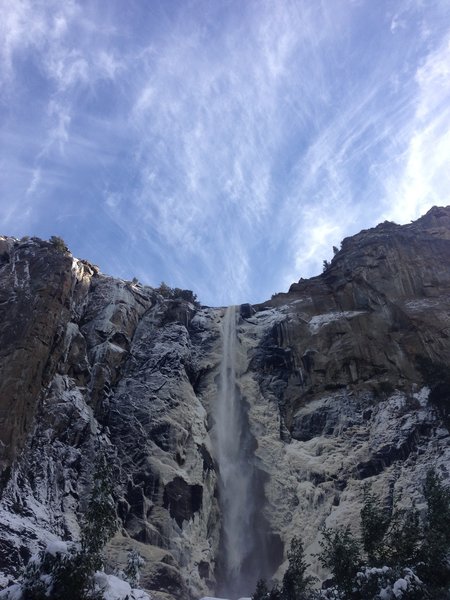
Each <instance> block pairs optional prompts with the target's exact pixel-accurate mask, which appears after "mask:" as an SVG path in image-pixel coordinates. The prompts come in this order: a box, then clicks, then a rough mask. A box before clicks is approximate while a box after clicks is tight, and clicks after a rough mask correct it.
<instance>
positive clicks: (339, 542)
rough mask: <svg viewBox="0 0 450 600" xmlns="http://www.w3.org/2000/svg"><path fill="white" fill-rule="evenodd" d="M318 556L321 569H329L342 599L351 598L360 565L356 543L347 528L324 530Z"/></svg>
mask: <svg viewBox="0 0 450 600" xmlns="http://www.w3.org/2000/svg"><path fill="white" fill-rule="evenodd" d="M322 536H323V539H322V540H321V541H320V542H319V544H320V546H321V548H322V551H321V552H320V553H319V554H318V557H319V560H320V562H321V564H322V566H323V567H325V568H326V569H329V570H330V571H331V573H332V575H333V579H334V582H335V584H336V587H337V589H338V591H339V592H340V593H342V594H343V597H344V598H346V599H347V598H348V599H351V598H353V597H354V596H353V594H352V591H353V582H354V580H355V577H356V574H357V572H358V570H359V568H360V566H361V565H362V560H361V555H360V550H359V545H358V542H357V541H356V540H355V538H354V536H353V534H352V533H351V531H350V527H349V526H347V527H345V528H344V529H330V528H324V529H323V530H322Z"/></svg>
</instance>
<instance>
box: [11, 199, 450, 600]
mask: <svg viewBox="0 0 450 600" xmlns="http://www.w3.org/2000/svg"><path fill="white" fill-rule="evenodd" d="M237 313H238V316H237V320H236V339H237V355H238V359H237V362H236V365H237V366H236V373H235V385H236V389H237V390H238V393H237V397H238V398H239V401H240V406H241V407H242V408H241V413H242V414H241V417H240V418H241V419H242V423H244V425H245V427H244V430H243V432H242V434H240V438H241V439H239V440H236V443H237V444H238V445H239V444H242V445H243V447H244V450H243V451H245V453H246V457H247V458H246V461H247V462H249V463H250V465H251V473H252V481H254V484H252V485H253V486H254V499H253V500H252V502H254V505H255V510H254V511H253V513H252V515H253V516H252V519H253V521H252V522H251V523H249V529H250V530H251V531H252V532H251V533H250V534H249V535H250V537H251V536H253V537H254V543H253V545H254V548H255V553H256V554H255V556H256V559H255V558H254V557H253V558H252V556H251V553H252V551H251V547H252V544H249V550H248V552H249V555H248V556H247V557H246V558H245V571H246V573H248V574H249V575H248V577H247V578H245V577H244V578H243V580H242V585H244V586H246V587H245V589H244V590H242V591H243V592H246V593H248V592H249V590H250V589H251V586H252V585H253V583H254V580H255V578H256V577H257V576H258V575H260V574H261V575H265V576H272V575H274V574H275V576H276V577H280V575H281V574H282V572H283V568H284V566H285V560H286V550H287V548H288V546H289V542H290V540H291V538H292V537H293V536H294V535H295V534H296V533H299V532H301V534H302V536H303V539H304V541H305V544H306V547H307V552H308V555H309V556H310V557H311V556H312V554H314V552H316V551H317V549H318V538H319V535H320V534H319V530H320V527H321V526H322V525H324V524H326V525H328V526H333V525H335V524H347V523H349V524H352V526H357V522H358V514H359V510H360V506H361V501H362V494H363V487H364V485H365V483H367V482H369V483H370V484H371V486H372V489H373V490H374V491H376V492H377V493H378V494H379V495H380V497H381V498H382V499H383V501H384V502H385V503H387V504H389V503H392V502H393V499H394V498H396V499H399V501H400V503H401V502H404V503H408V502H410V501H411V499H413V500H414V501H415V503H416V505H417V506H419V507H420V506H421V503H423V497H422V491H421V490H422V487H421V484H422V482H423V480H424V478H425V474H426V471H427V469H428V468H429V467H430V466H433V467H434V468H435V469H436V470H437V472H438V473H439V474H440V475H441V476H442V477H443V478H444V479H445V480H448V479H449V477H450V476H449V473H448V465H449V464H450V435H449V429H448V426H449V411H450V408H449V406H450V404H449V400H450V380H449V378H448V377H447V376H446V369H448V367H449V356H450V337H449V335H450V207H447V208H436V207H435V208H433V209H431V210H430V211H429V212H428V213H427V214H426V215H425V216H424V217H422V218H421V219H419V220H418V221H416V222H414V223H411V224H409V225H403V226H399V225H395V224H393V223H388V222H385V223H382V224H380V225H378V226H377V227H376V228H374V229H370V230H367V231H362V232H361V233H359V234H358V235H355V236H353V237H350V238H347V239H345V240H344V241H343V243H342V246H341V249H340V250H339V251H338V252H337V253H336V255H335V256H334V258H333V260H332V261H331V263H330V265H329V266H328V268H327V269H326V270H325V272H324V273H322V274H321V275H320V276H318V277H314V278H312V279H308V280H300V281H299V282H298V283H295V284H293V285H292V286H291V288H290V290H289V292H287V293H283V294H277V295H276V296H274V297H273V298H272V299H271V300H270V301H268V302H265V303H263V304H260V305H253V306H251V305H242V306H240V307H238V308H237ZM224 314H225V310H224V309H223V308H209V307H203V306H198V305H197V304H196V303H194V302H190V301H189V299H183V298H165V297H163V296H162V295H161V294H160V293H158V291H157V290H155V289H152V288H150V287H145V286H142V285H140V284H139V283H135V282H129V281H122V280H118V279H114V278H112V277H108V276H106V275H103V274H101V273H100V272H99V270H98V268H96V267H95V266H93V265H91V264H90V263H88V262H87V261H84V260H77V259H75V258H73V257H72V255H71V254H70V253H69V252H65V251H63V250H61V249H60V248H57V247H56V246H55V245H54V244H51V243H49V242H45V241H42V240H39V239H37V238H31V239H23V240H16V239H13V238H7V237H3V238H0V441H1V445H0V468H1V480H0V493H1V501H0V572H1V573H0V586H1V585H2V584H6V583H7V582H8V580H13V579H14V578H15V577H17V575H18V574H19V572H20V570H21V568H22V566H23V565H24V564H25V563H26V562H27V561H28V560H29V558H30V556H31V555H32V553H33V552H35V551H36V550H37V549H38V548H39V547H40V546H42V544H44V543H45V542H46V541H49V540H57V539H77V536H78V535H79V522H80V515H81V514H82V512H83V510H84V507H85V502H86V497H87V494H88V492H89V485H90V473H91V470H92V459H93V456H94V455H95V454H96V453H98V452H99V450H102V451H104V452H106V453H107V454H108V456H109V457H110V461H111V464H112V465H113V469H114V473H115V497H116V504H117V513H118V517H119V519H120V523H121V528H120V530H119V531H118V533H117V534H116V536H115V537H114V538H113V539H112V540H111V542H110V543H109V545H108V548H107V553H108V561H109V564H110V566H111V568H114V567H120V566H123V563H124V561H125V559H126V553H127V550H128V549H130V548H134V549H136V550H138V551H139V552H140V554H141V555H142V556H143V557H144V559H145V565H144V566H143V569H142V577H141V585H142V587H143V588H144V589H146V590H148V591H149V592H151V593H152V595H153V597H154V598H155V599H157V600H158V599H160V600H164V599H165V600H172V599H177V600H181V599H188V598H189V599H192V600H193V599H198V598H200V597H201V596H202V595H206V594H211V593H214V591H215V590H221V589H223V588H224V587H226V586H224V580H225V579H226V574H225V573H224V571H225V566H224V564H225V561H224V559H223V553H224V542H223V538H224V532H223V528H222V522H223V510H224V508H223V505H222V497H221V493H220V474H219V469H218V461H217V429H218V427H219V426H220V423H218V422H217V415H218V413H217V410H216V408H215V407H217V398H218V387H220V381H219V380H220V369H221V362H222V355H223V335H222V333H221V331H222V330H221V325H222V323H223V321H224ZM222 496H223V494H222ZM255 531H257V532H258V533H257V535H256V534H254V532H255ZM258 536H259V537H258ZM261 546H264V547H266V548H268V549H269V551H267V552H266V553H265V554H264V561H263V562H264V564H263V567H262V568H263V570H264V572H263V573H258V568H259V565H261V564H262V563H261V560H262V559H261V556H260V553H259V552H258V551H257V550H256V549H257V548H258V547H261ZM260 559H261V560H260ZM311 560H312V563H313V569H314V570H315V572H316V574H318V575H319V576H320V577H322V578H324V577H326V573H324V572H322V571H321V569H320V568H319V566H318V565H317V564H316V563H315V560H314V558H311ZM235 592H236V593H237V592H238V590H235Z"/></svg>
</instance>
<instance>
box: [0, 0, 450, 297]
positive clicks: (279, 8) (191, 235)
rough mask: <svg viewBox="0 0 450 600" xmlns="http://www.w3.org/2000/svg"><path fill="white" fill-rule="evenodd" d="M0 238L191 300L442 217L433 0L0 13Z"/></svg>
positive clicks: (442, 1) (9, 4) (445, 13)
mask: <svg viewBox="0 0 450 600" xmlns="http://www.w3.org/2000/svg"><path fill="white" fill-rule="evenodd" d="M0 14H1V20H0V134H1V144H0V225H1V227H0V233H2V234H6V235H14V236H16V237H22V236H24V235H37V236H39V237H43V238H49V237H50V236H51V235H60V236H62V237H63V238H64V239H65V241H66V243H67V244H68V245H69V247H70V248H71V250H72V252H73V253H74V255H75V256H77V257H79V258H87V259H89V260H91V261H92V262H94V263H96V264H98V265H99V266H100V268H101V269H102V271H103V272H106V273H109V274H111V275H115V276H118V277H123V278H126V279H131V278H132V277H134V276H135V277H137V278H138V279H139V280H140V281H141V282H142V283H145V284H148V285H158V284H159V283H160V282H161V281H165V282H166V283H168V284H169V285H171V286H174V287H175V286H176V287H182V288H189V289H193V290H194V291H195V292H196V293H197V294H198V296H199V298H200V300H201V301H202V302H204V303H206V304H210V305H225V304H234V303H241V302H257V301H263V300H265V299H267V298H269V297H270V296H271V294H273V293H275V292H279V291H286V290H287V289H288V287H289V285H290V284H291V283H292V282H294V281H297V280H298V279H299V278H300V277H309V276H312V275H316V274H318V273H320V271H321V266H322V262H323V260H324V259H329V258H330V257H331V256H332V246H333V245H335V246H339V243H340V241H341V240H342V239H343V238H344V237H346V236H347V235H352V234H354V233H357V232H358V231H359V230H360V229H364V228H368V227H372V226H374V225H376V224H377V223H378V222H380V221H384V220H386V219H388V220H393V221H395V222H397V223H406V222H409V221H410V220H411V219H415V218H417V217H418V216H420V215H421V214H423V213H424V212H426V210H428V208H430V207H431V206H433V205H447V204H450V164H449V163H450V2H449V1H448V0H295V1H290V0H270V1H269V0H245V1H242V0H198V1H189V0H148V1H144V0H126V1H125V0H108V1H105V0H99V1H95V0H91V1H89V2H82V1H76V0H64V2H61V1H60V0H34V1H30V0H0Z"/></svg>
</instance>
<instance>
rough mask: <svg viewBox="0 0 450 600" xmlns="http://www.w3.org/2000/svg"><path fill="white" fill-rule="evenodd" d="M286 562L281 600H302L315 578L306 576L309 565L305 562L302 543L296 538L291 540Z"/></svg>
mask: <svg viewBox="0 0 450 600" xmlns="http://www.w3.org/2000/svg"><path fill="white" fill-rule="evenodd" d="M288 560H289V566H288V568H287V570H286V573H285V574H284V577H283V587H282V597H283V600H304V599H306V597H307V595H308V593H309V591H310V588H311V584H312V583H313V582H314V580H315V578H314V577H312V576H311V575H307V574H306V571H307V569H308V567H309V565H308V563H307V562H306V561H305V556H304V550H303V543H302V541H301V539H300V538H298V537H294V538H292V541H291V547H290V549H289V551H288Z"/></svg>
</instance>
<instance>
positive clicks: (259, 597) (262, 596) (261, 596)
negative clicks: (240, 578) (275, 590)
mask: <svg viewBox="0 0 450 600" xmlns="http://www.w3.org/2000/svg"><path fill="white" fill-rule="evenodd" d="M268 596H269V589H268V587H267V583H266V580H265V579H258V581H257V583H256V589H255V592H254V594H253V596H252V600H267V599H268Z"/></svg>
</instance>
